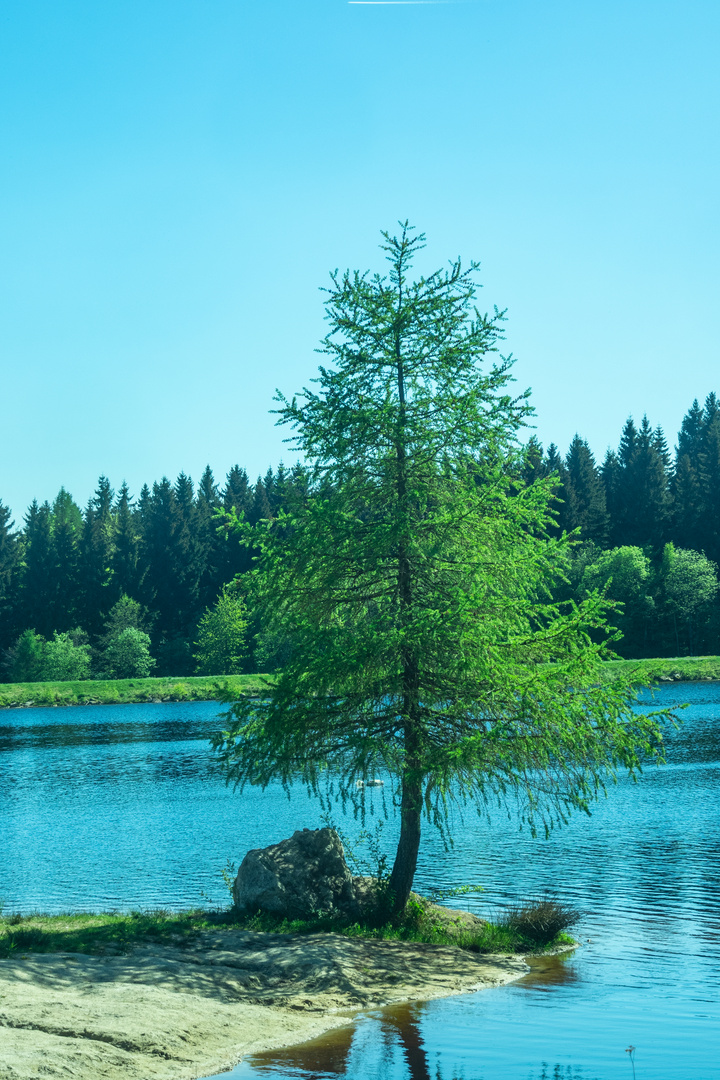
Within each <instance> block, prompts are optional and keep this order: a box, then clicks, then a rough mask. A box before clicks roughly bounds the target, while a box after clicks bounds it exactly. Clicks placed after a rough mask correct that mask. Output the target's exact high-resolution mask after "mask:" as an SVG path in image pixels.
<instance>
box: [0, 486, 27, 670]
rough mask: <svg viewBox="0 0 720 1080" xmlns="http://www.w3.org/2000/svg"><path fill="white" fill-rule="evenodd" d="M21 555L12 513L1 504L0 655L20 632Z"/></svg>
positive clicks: (19, 539) (19, 538) (18, 535)
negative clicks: (18, 617) (18, 616)
mask: <svg viewBox="0 0 720 1080" xmlns="http://www.w3.org/2000/svg"><path fill="white" fill-rule="evenodd" d="M21 552H22V546H21V537H20V534H19V533H18V532H17V530H16V529H15V522H14V521H13V520H12V513H11V511H10V510H9V508H8V507H7V506H4V505H3V503H1V502H0V652H2V651H4V650H6V649H8V648H9V647H10V645H11V644H12V643H13V642H14V641H15V638H16V637H17V634H18V631H19V629H20V627H19V626H18V625H17V614H18V611H17V608H18V596H19V587H20V558H21Z"/></svg>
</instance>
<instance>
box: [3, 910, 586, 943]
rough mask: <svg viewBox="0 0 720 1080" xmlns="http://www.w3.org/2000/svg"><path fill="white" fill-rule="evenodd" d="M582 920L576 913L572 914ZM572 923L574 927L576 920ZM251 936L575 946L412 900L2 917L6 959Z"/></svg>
mask: <svg viewBox="0 0 720 1080" xmlns="http://www.w3.org/2000/svg"><path fill="white" fill-rule="evenodd" d="M574 914H575V917H577V913H574ZM571 921H575V919H574V920H571ZM223 929H226V930H233V929H235V930H239V929H242V930H251V931H255V932H261V933H273V934H319V933H324V934H327V933H335V934H341V935H343V936H344V937H353V938H358V937H360V938H368V939H371V940H376V941H412V942H420V943H425V944H430V945H449V946H453V947H456V948H460V949H466V950H468V951H470V952H475V953H516V952H521V953H529V952H532V953H539V952H544V951H547V950H548V949H551V948H553V947H555V946H557V945H560V944H568V943H572V938H569V937H568V936H567V934H565V933H564V931H563V930H557V929H554V930H553V933H552V935H548V934H545V935H544V937H543V936H542V934H541V935H540V936H538V935H537V933H533V932H527V927H519V926H518V925H513V924H512V921H511V919H509V918H504V919H502V920H501V921H499V922H498V923H491V922H483V923H481V924H479V925H477V924H476V925H474V926H472V927H468V925H467V923H466V922H463V921H462V920H461V919H460V918H457V917H456V916H455V914H454V913H453V912H449V911H448V909H444V908H438V907H437V906H436V905H435V904H431V903H430V902H429V901H426V900H423V899H422V898H420V897H415V896H413V899H411V900H410V902H409V903H408V906H407V908H406V909H405V912H404V913H403V915H402V917H399V918H395V919H387V920H385V921H383V920H378V919H372V920H370V921H368V922H367V923H359V922H352V923H351V922H348V921H347V920H341V919H337V918H329V917H323V916H318V917H317V918H313V919H292V920H290V919H283V918H279V917H277V916H272V915H268V914H263V913H258V914H257V915H251V916H239V915H238V914H237V913H236V912H235V911H233V910H232V909H230V910H229V911H220V910H201V909H198V910H195V911H185V912H171V911H166V910H160V911H132V912H129V913H116V912H113V913H106V914H102V913H101V914H70V915H41V914H30V915H19V914H15V915H13V914H10V915H5V916H1V915H0V957H12V956H23V955H26V954H28V953H89V954H91V955H100V956H103V955H105V956H108V955H109V956H113V955H121V954H124V953H128V952H129V951H130V950H131V949H132V948H134V947H135V946H137V945H143V944H148V943H155V944H164V945H172V946H175V947H179V948H182V947H183V946H184V945H188V944H191V943H192V942H194V941H196V940H197V938H198V935H201V934H202V932H203V931H205V930H215V931H217V930H223Z"/></svg>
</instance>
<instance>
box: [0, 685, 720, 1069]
mask: <svg viewBox="0 0 720 1080" xmlns="http://www.w3.org/2000/svg"><path fill="white" fill-rule="evenodd" d="M657 700H658V701H659V702H661V703H662V704H670V703H679V702H682V701H687V702H689V703H690V707H689V708H688V709H686V710H685V712H684V713H683V720H684V723H683V726H682V728H681V730H680V731H679V732H678V733H674V734H673V735H671V737H670V739H669V750H668V758H669V762H668V765H666V766H664V767H663V768H660V769H656V768H652V769H650V770H649V771H648V772H647V773H646V774H645V776H644V777H643V778H642V779H641V781H640V782H639V783H638V784H632V783H630V782H628V781H627V780H625V779H623V780H621V781H620V782H619V783H618V785H617V787H614V788H612V789H611V790H610V794H609V797H608V798H607V799H605V800H603V801H601V802H600V803H599V804H598V805H597V806H596V808H595V810H594V812H593V816H592V817H591V818H586V817H584V816H583V817H577V818H575V819H574V820H573V821H572V822H571V824H570V825H569V826H568V827H567V828H565V829H562V830H560V831H558V832H556V833H554V834H553V835H552V836H551V838H550V839H549V840H547V841H546V840H533V839H532V838H531V837H529V836H528V835H527V834H525V833H519V832H518V830H517V825H516V822H515V821H514V820H508V819H507V817H506V816H505V815H503V814H502V813H497V814H495V815H494V817H493V818H492V819H491V820H490V821H489V822H488V820H487V819H480V818H478V817H477V816H475V815H474V814H472V813H466V814H465V816H464V820H461V819H460V817H459V816H458V817H457V818H456V821H455V824H454V830H453V831H454V835H455V846H454V849H452V850H451V851H449V852H446V851H445V850H444V849H443V846H442V844H441V843H440V841H439V839H438V837H437V836H436V835H435V834H434V833H433V832H432V831H431V830H430V829H428V830H427V832H426V836H425V838H424V844H423V851H422V855H421V859H420V864H419V868H418V875H417V879H416V883H417V887H418V888H419V890H420V891H423V890H424V889H428V888H431V887H437V886H447V885H456V884H463V883H466V882H481V883H482V885H483V887H484V890H485V891H484V892H483V893H481V894H479V895H478V896H476V897H463V898H462V900H458V901H457V906H464V907H469V908H471V909H472V910H475V911H477V912H478V913H479V914H492V913H493V912H496V911H499V910H502V908H503V906H504V905H506V904H507V903H508V902H511V901H513V900H517V899H522V898H524V897H526V896H528V895H531V894H534V893H539V892H543V891H545V890H550V891H553V892H555V893H557V894H558V895H559V896H560V897H562V898H563V899H565V900H568V901H571V902H574V903H576V904H577V905H578V906H579V907H581V908H582V909H583V910H584V912H585V915H584V917H583V920H582V923H581V924H580V926H579V937H580V938H581V939H582V941H583V945H582V948H581V949H579V950H578V951H577V953H576V954H574V955H573V956H572V957H570V958H567V959H564V960H543V961H541V962H540V963H539V965H538V966H536V967H535V968H534V970H533V971H532V972H531V974H530V975H529V976H527V977H526V978H525V979H523V980H521V981H520V982H518V983H516V984H513V985H510V986H506V987H503V988H499V989H498V990H489V991H484V992H482V993H480V994H474V995H463V996H460V997H455V998H447V999H444V1000H440V1001H434V1002H429V1003H425V1004H423V1003H418V1004H413V1005H410V1006H403V1007H401V1008H393V1009H386V1010H382V1011H379V1012H378V1013H373V1014H368V1015H367V1016H364V1017H362V1018H361V1019H360V1020H359V1022H357V1023H356V1024H355V1025H354V1026H352V1027H348V1028H347V1029H342V1030H341V1031H339V1032H335V1033H333V1034H332V1035H331V1036H328V1037H326V1038H324V1039H322V1040H319V1041H318V1042H317V1043H315V1044H306V1045H305V1046H304V1047H296V1048H293V1049H292V1050H286V1051H282V1052H276V1053H273V1054H265V1055H256V1056H255V1057H253V1058H252V1059H248V1060H247V1061H245V1062H243V1063H242V1064H241V1065H240V1066H238V1068H237V1069H236V1070H234V1072H233V1073H232V1074H225V1075H226V1076H228V1075H232V1076H233V1077H234V1078H242V1080H259V1078H260V1077H265V1078H269V1077H273V1078H275V1080H300V1078H306V1080H310V1078H313V1080H316V1078H317V1080H319V1078H326V1077H327V1078H328V1080H330V1078H332V1080H335V1078H338V1077H341V1076H342V1077H346V1078H347V1080H370V1078H374V1077H377V1078H378V1080H380V1078H383V1080H385V1078H387V1080H460V1078H463V1080H501V1078H502V1080H510V1078H513V1080H515V1078H518V1080H531V1078H532V1080H541V1078H542V1080H556V1078H557V1080H569V1078H573V1080H580V1078H582V1080H614V1078H616V1077H617V1078H625V1080H632V1063H631V1060H630V1056H629V1055H628V1054H627V1053H626V1052H625V1049H626V1047H628V1046H630V1045H634V1046H635V1047H637V1049H636V1051H635V1054H634V1064H635V1070H636V1076H637V1080H685V1078H687V1080H690V1078H697V1080H710V1078H712V1077H715V1076H719V1075H720V858H719V857H718V856H719V855H720V828H719V826H720V783H719V781H720V687H718V686H715V685H713V684H675V685H671V686H669V687H667V688H664V689H663V690H662V693H661V695H660V697H659V698H658V699H657ZM216 713H217V707H216V706H215V705H213V704H157V705H131V706H106V707H102V706H95V707H83V708H80V707H78V708H65V709H60V708H57V709H27V710H4V711H2V712H0V829H1V832H0V898H2V899H3V900H4V902H5V904H6V907H7V908H9V909H11V910H18V909H19V910H24V911H28V910H32V909H38V908H39V909H42V910H44V911H51V912H52V911H62V910H68V909H71V908H72V909H88V910H93V909H95V910H97V909H111V908H129V907H157V906H167V907H171V908H180V907H192V906H196V905H198V904H199V903H202V902H211V903H222V904H224V903H227V901H228V896H227V893H226V891H225V887H224V885H223V882H222V878H221V875H220V869H221V867H222V866H223V865H224V864H225V863H226V860H228V859H229V860H231V861H234V862H236V863H237V862H239V861H240V859H241V858H242V855H243V854H244V852H245V851H246V850H247V849H248V848H250V847H256V846H261V845H265V844H268V843H271V842H273V841H276V840H279V839H281V838H282V837H284V836H287V835H289V834H290V833H291V832H292V830H293V829H295V828H299V827H303V826H311V827H312V826H316V825H318V824H320V821H321V816H320V813H319V811H318V809H317V807H316V806H315V804H314V803H313V802H312V801H310V800H308V798H307V796H306V795H305V794H304V792H302V791H297V792H293V797H292V799H291V800H290V801H288V800H287V798H286V797H285V796H284V794H283V793H282V791H281V790H279V789H277V788H275V789H268V790H267V791H266V792H257V791H252V792H251V793H249V794H246V795H244V796H242V797H240V796H237V795H235V794H234V793H233V792H232V790H230V789H227V788H226V787H225V786H224V784H223V780H222V776H221V775H220V774H219V773H218V771H217V769H216V768H215V765H214V763H213V761H212V757H211V754H210V752H209V750H208V744H207V739H208V737H209V735H210V734H211V733H212V731H213V730H216V728H217V727H218V726H219V723H220V722H219V721H218V720H217V717H216ZM373 798H374V799H375V803H376V808H377V809H378V810H379V809H380V799H381V796H380V794H379V793H377V794H374V796H373ZM338 820H340V815H338ZM343 827H344V828H345V830H346V831H347V832H348V833H351V832H352V831H353V830H355V831H357V826H356V825H354V823H353V822H352V820H351V821H349V822H347V821H346V822H345V823H344V825H343ZM393 829H394V825H393V822H392V821H391V822H389V823H388V825H387V826H386V829H385V832H386V834H387V835H386V836H385V837H384V844H385V846H386V848H387V850H388V851H391V850H392V846H393V839H394V831H393Z"/></svg>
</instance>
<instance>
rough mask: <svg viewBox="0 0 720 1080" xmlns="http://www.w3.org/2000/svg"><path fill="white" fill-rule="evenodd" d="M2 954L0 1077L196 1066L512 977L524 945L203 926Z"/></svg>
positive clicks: (168, 1078)
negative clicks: (125, 941)
mask: <svg viewBox="0 0 720 1080" xmlns="http://www.w3.org/2000/svg"><path fill="white" fill-rule="evenodd" d="M18 953H19V955H12V956H11V957H9V958H7V959H2V960H0V1031H1V1032H2V1043H3V1060H2V1064H0V1080H32V1078H34V1077H37V1076H38V1075H39V1074H42V1075H43V1076H47V1077H48V1078H52V1077H66V1076H68V1075H72V1076H73V1078H74V1080H96V1078H97V1076H103V1077H104V1080H202V1078H206V1077H209V1076H212V1075H215V1074H217V1073H220V1072H222V1071H226V1070H228V1069H231V1068H233V1067H234V1066H235V1065H237V1064H238V1063H239V1062H240V1061H241V1060H242V1059H243V1057H245V1056H246V1055H247V1054H251V1053H258V1052H260V1051H262V1050H278V1049H281V1048H283V1047H286V1046H292V1045H297V1044H299V1043H303V1042H307V1041H309V1040H310V1039H314V1038H318V1037H319V1036H321V1035H323V1034H325V1033H326V1032H329V1031H331V1030H333V1029H334V1028H339V1027H344V1026H347V1025H349V1024H351V1023H353V1022H354V1018H355V1017H356V1016H357V1014H358V1013H361V1012H364V1011H366V1010H367V1009H371V1008H379V1007H382V1006H384V1005H390V1004H396V1003H401V1002H409V1001H418V1000H423V1001H428V1000H432V999H433V998H438V997H447V996H450V995H453V994H462V993H468V992H476V991H480V990H482V989H487V988H490V987H497V986H502V985H505V984H506V983H509V982H513V981H515V980H516V979H519V978H522V977H523V976H524V975H525V974H527V972H528V971H529V966H528V964H527V963H526V960H525V958H524V957H523V956H521V955H513V956H509V955H478V954H474V953H469V952H465V951H463V950H460V949H456V948H452V947H448V946H441V945H425V944H418V943H415V942H404V941H382V940H373V939H367V938H350V937H344V936H340V935H336V934H313V935H286V934H265V933H258V932H254V931H248V930H223V931H219V932H218V931H203V932H202V933H200V934H198V935H197V937H196V938H195V939H194V940H193V941H191V942H182V943H178V944H171V945H170V944H162V945H158V944H143V945H139V946H136V947H135V948H133V949H132V950H131V951H130V952H129V953H126V954H124V955H121V956H118V955H104V956H97V955H90V954H86V953H29V952H28V953H22V952H21V951H20V950H18Z"/></svg>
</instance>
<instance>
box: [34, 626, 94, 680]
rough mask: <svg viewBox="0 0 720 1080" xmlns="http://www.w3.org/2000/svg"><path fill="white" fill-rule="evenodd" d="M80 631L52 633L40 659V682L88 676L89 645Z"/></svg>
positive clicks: (86, 677)
mask: <svg viewBox="0 0 720 1080" xmlns="http://www.w3.org/2000/svg"><path fill="white" fill-rule="evenodd" d="M84 637H85V635H84V634H83V632H82V631H74V632H66V633H62V634H59V633H57V631H56V632H55V633H54V634H53V636H52V638H51V640H50V641H48V642H46V644H45V648H44V650H43V659H42V672H41V676H40V678H41V681H42V682H69V681H74V680H76V679H89V678H90V646H89V645H88V644H87V643H86V641H82V639H83V638H84Z"/></svg>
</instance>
